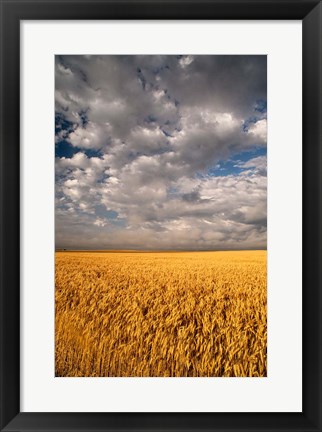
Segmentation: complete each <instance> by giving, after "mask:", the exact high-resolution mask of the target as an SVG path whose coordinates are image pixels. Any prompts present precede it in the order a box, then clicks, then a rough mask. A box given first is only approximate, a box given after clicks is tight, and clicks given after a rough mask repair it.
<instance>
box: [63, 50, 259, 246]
mask: <svg viewBox="0 0 322 432" xmlns="http://www.w3.org/2000/svg"><path fill="white" fill-rule="evenodd" d="M55 67H56V72H55V78H56V83H55V99H56V107H55V109H56V113H55V157H56V247H57V248H67V249H69V248H70V249H148V250H152V249H178V250H184V249H187V250H191V249H193V250H209V249H210V250H217V249H262V248H265V247H266V198H267V196H266V194H267V191H266V189H267V181H266V171H267V170H266V163H267V162H266V160H267V158H266V154H267V140H266V135H267V133H266V129H267V96H266V56H191V55H189V56H185V55H180V56H179V55H178V56H56V66H55Z"/></svg>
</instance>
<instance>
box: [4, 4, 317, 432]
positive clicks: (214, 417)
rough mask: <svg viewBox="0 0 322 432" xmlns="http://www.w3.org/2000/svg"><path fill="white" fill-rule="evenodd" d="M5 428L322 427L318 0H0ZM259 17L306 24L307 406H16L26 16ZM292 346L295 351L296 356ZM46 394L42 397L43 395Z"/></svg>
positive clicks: (132, 429)
mask: <svg viewBox="0 0 322 432" xmlns="http://www.w3.org/2000/svg"><path fill="white" fill-rule="evenodd" d="M0 7H1V24H0V28H1V108H0V111H1V112H0V114H1V128H0V131H1V147H0V148H1V156H0V161H1V162H0V163H1V173H0V180H1V193H0V197H1V211H0V225H1V227H0V229H1V232H0V235H1V237H0V241H1V243H0V265H1V287H0V288H1V299H0V306H1V341H0V349H1V370H0V376H1V383H0V384H1V389H0V390H1V393H0V407H1V419H0V428H1V430H2V431H40V430H41V431H47V430H48V431H49V430H50V431H71V430H73V431H77V430H80V431H103V430H104V431H119V432H121V431H161V430H162V431H228V430H229V431H230V432H233V431H245V430H250V431H275V432H277V431H308V432H309V431H312V432H313V431H322V422H321V413H322V400H321V390H322V386H321V384H322V363H321V349H322V338H321V335H322V326H321V324H322V320H321V313H322V303H321V298H322V296H321V294H322V292H321V268H322V259H321V258H322V254H321V246H322V243H321V203H322V200H321V174H322V163H321V132H322V129H321V114H322V110H321V89H322V70H321V69H322V68H321V65H322V63H321V62H322V50H321V49H322V34H321V30H322V25H321V24H322V20H321V17H322V15H321V10H322V9H321V2H319V1H316V0H247V1H244V0H219V1H217V0H208V1H207V0H201V1H198V0H173V1H162V0H150V1H148V0H133V1H130V0H124V1H123V0H113V1H108V0H93V1H90V0H74V1H73V0H65V1H60V0H0ZM31 19H32V20H48V19H50V20H61V19H62V20H67V19H68V20H69V19H74V20H76V19H77V20H84V19H86V20H89V19H91V20H96V19H127V20H129V19H201V20H202V19H217V20H218V19H221V20H223V19H230V20H231V19H259V20H264V19H265V20H293V19H296V20H302V23H303V42H302V47H303V171H302V174H303V214H302V216H303V231H302V232H303V237H302V239H303V411H302V412H301V413H251V412H250V413H85V412H84V413H59V412H55V413H36V412H32V413H31V412H29V413H24V412H20V402H19V401H20V339H19V338H20V301H19V298H20V272H19V267H20V264H19V263H20V233H19V226H20V168H19V164H20V149H19V138H20V130H19V118H20V90H19V83H20V21H21V20H31ZM291 356H292V353H290V357H291ZM43 397H44V398H46V395H45V394H44V395H43Z"/></svg>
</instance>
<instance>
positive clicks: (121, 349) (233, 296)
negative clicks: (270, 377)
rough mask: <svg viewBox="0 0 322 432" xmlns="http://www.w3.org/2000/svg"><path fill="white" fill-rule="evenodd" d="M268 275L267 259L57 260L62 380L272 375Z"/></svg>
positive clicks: (230, 255) (98, 256)
mask: <svg viewBox="0 0 322 432" xmlns="http://www.w3.org/2000/svg"><path fill="white" fill-rule="evenodd" d="M266 270H267V269H266V251H233V252H230V251H229V252H227V251H225V252H130V251H118V252H56V276H55V279H56V281H55V309H56V312H55V339H56V340H55V356H56V358H55V373H56V376H58V377H73V376H75V377H76V376H77V377H265V376H267V356H266V352H267V322H266V321H267V288H266V279H267V278H266Z"/></svg>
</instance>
